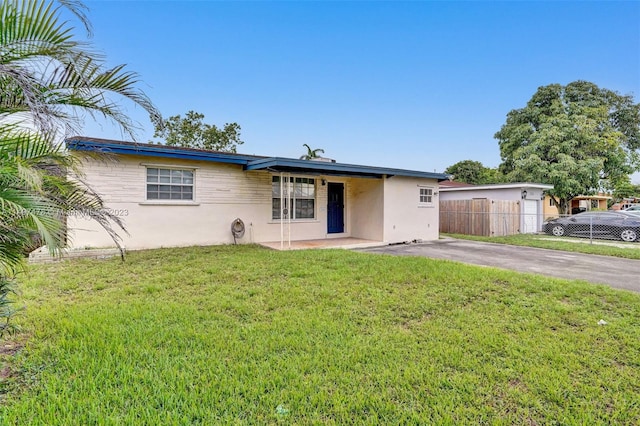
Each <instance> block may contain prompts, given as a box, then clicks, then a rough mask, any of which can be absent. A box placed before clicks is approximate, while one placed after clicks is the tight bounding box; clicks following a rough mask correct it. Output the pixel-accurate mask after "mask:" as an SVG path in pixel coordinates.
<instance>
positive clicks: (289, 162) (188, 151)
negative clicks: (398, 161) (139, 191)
mask: <svg viewBox="0 0 640 426" xmlns="http://www.w3.org/2000/svg"><path fill="white" fill-rule="evenodd" d="M66 143H67V147H68V148H69V149H71V150H75V151H100V152H105V153H112V154H121V155H142V156H151V157H163V158H177V159H182V160H197V161H210V162H215V163H231V164H239V165H242V166H243V168H244V169H245V170H268V171H272V172H291V173H311V174H324V175H334V176H356V177H374V178H381V177H391V176H405V177H417V178H425V179H437V180H438V181H443V180H448V179H449V175H447V174H444V173H431V172H422V171H416V170H404V169H394V168H388V167H374V166H362V165H357V164H344V163H330V162H325V161H313V160H300V159H295V158H282V157H264V156H257V155H244V154H234V153H229V152H217V151H208V150H202V149H194V148H182V147H175V146H166V145H154V144H146V143H135V142H123V141H114V140H107V139H96V138H89V137H84V136H75V137H72V138H68V139H67V140H66Z"/></svg>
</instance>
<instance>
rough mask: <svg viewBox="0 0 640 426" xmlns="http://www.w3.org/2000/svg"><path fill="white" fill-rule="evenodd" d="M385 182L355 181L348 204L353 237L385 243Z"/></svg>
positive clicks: (377, 180)
mask: <svg viewBox="0 0 640 426" xmlns="http://www.w3.org/2000/svg"><path fill="white" fill-rule="evenodd" d="M383 206H384V180H382V179H353V185H352V186H351V197H350V200H349V203H348V207H351V209H350V213H351V214H350V215H349V216H350V218H351V222H350V224H351V236H352V237H355V238H364V239H367V240H375V241H383V239H384V235H383V226H384V210H383Z"/></svg>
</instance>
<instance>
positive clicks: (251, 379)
mask: <svg viewBox="0 0 640 426" xmlns="http://www.w3.org/2000/svg"><path fill="white" fill-rule="evenodd" d="M21 288H22V300H23V303H25V304H26V305H27V309H26V311H25V312H24V313H23V314H22V315H21V317H20V318H19V322H20V323H21V325H22V328H23V334H22V335H21V336H16V337H15V340H16V341H22V342H24V344H25V346H24V348H23V349H22V350H20V351H19V352H18V353H17V355H15V356H13V355H10V354H4V355H2V358H1V359H2V363H3V367H4V368H3V370H2V372H3V374H2V379H0V384H1V385H2V387H1V389H0V390H1V391H2V398H3V399H2V402H1V403H0V423H1V424H17V425H27V424H47V425H56V424H60V425H70V424H82V425H88V424H100V425H102V424H105V425H108V424H149V425H151V424H153V425H156V424H157V425H159V424H162V425H173V424H175V425H182V424H206V425H209V424H270V423H279V424H354V423H355V424H469V423H473V424H477V423H495V424H550V423H562V424H589V425H591V424H607V423H608V424H611V423H616V424H625V423H626V424H638V423H640V404H638V401H640V339H638V336H640V295H637V294H632V293H629V292H622V291H616V290H612V289H609V288H606V287H603V286H595V285H592V284H587V283H584V282H577V281H564V280H559V279H552V278H548V277H541V276H533V275H522V274H517V273H513V272H507V271H502V270H494V269H489V268H480V267H473V266H465V265H461V264H458V263H454V262H447V261H436V260H430V259H422V258H411V257H389V256H382V255H371V254H365V253H356V252H349V251H343V250H319V251H295V252H277V251H271V250H266V249H262V248H258V247H255V246H225V247H205V248H187V249H162V250H151V251H144V252H134V253H131V254H129V256H128V259H127V262H126V263H124V264H122V263H120V262H119V260H117V259H111V260H102V261H74V262H66V263H61V264H55V265H39V266H34V267H33V268H32V272H31V274H30V276H29V277H23V278H22V284H21ZM600 319H604V320H605V321H607V322H608V324H607V325H598V321H599V320H600ZM5 352H7V351H5Z"/></svg>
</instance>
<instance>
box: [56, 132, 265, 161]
mask: <svg viewBox="0 0 640 426" xmlns="http://www.w3.org/2000/svg"><path fill="white" fill-rule="evenodd" d="M66 143H67V148H69V149H72V150H75V151H98V152H105V153H110V154H124V155H142V156H146V157H163V158H177V159H181V160H192V161H193V160H195V161H212V162H216V163H231V164H241V165H245V164H247V162H248V161H250V160H255V159H256V158H260V157H256V156H251V155H241V154H229V153H221V152H213V151H204V150H185V149H179V148H178V149H176V148H174V147H168V146H165V145H151V144H135V143H124V144H123V143H121V142H112V143H109V142H102V141H100V142H95V141H92V140H88V139H74V138H72V139H67V140H66Z"/></svg>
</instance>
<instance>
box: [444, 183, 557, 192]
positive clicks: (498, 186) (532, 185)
mask: <svg viewBox="0 0 640 426" xmlns="http://www.w3.org/2000/svg"><path fill="white" fill-rule="evenodd" d="M514 188H520V189H523V188H535V189H542V190H545V189H553V185H547V184H545V183H533V182H514V183H495V184H490V185H473V186H459V187H445V186H441V187H440V188H439V189H438V190H439V191H440V192H456V191H475V190H490V189H514Z"/></svg>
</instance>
